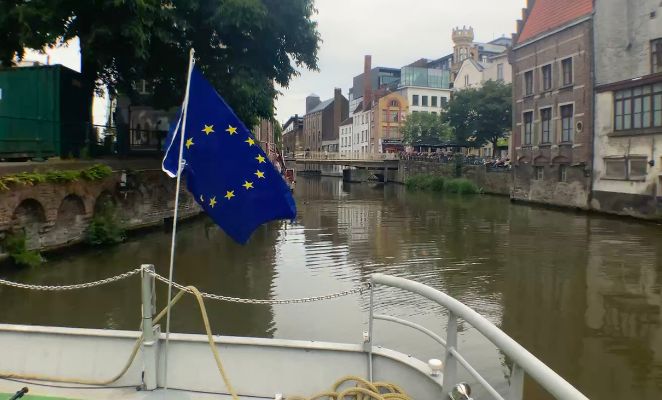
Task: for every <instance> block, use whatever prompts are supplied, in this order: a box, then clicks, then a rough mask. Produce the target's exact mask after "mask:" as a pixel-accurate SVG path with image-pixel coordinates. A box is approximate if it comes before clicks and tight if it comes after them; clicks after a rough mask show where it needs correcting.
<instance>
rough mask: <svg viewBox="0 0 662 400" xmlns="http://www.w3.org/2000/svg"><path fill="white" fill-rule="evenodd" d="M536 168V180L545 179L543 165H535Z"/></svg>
mask: <svg viewBox="0 0 662 400" xmlns="http://www.w3.org/2000/svg"><path fill="white" fill-rule="evenodd" d="M535 168H536V180H537V181H541V180H543V179H545V167H535Z"/></svg>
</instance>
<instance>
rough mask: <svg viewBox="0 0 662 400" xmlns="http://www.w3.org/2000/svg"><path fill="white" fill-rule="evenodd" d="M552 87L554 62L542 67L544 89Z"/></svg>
mask: <svg viewBox="0 0 662 400" xmlns="http://www.w3.org/2000/svg"><path fill="white" fill-rule="evenodd" d="M551 89H552V64H549V65H545V66H543V67H542V90H551Z"/></svg>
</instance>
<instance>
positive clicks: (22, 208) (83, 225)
mask: <svg viewBox="0 0 662 400" xmlns="http://www.w3.org/2000/svg"><path fill="white" fill-rule="evenodd" d="M182 187H184V185H182ZM174 192H175V181H174V179H170V178H168V177H167V176H166V175H165V174H164V173H163V172H162V171H161V170H142V171H137V172H130V173H126V172H121V171H115V172H114V173H113V175H111V176H110V177H108V178H106V179H104V180H101V181H85V180H79V181H75V182H69V183H39V184H36V185H34V186H23V185H13V186H12V187H11V189H10V190H8V191H2V192H0V232H2V236H4V234H6V233H7V232H9V231H16V230H20V229H23V230H24V231H25V233H26V237H27V244H28V248H30V249H40V250H53V249H57V248H60V247H64V246H68V245H71V244H75V243H79V242H82V241H83V240H84V238H85V231H86V229H87V227H88V226H89V224H90V222H91V220H92V218H93V217H94V214H95V213H96V212H98V211H99V210H100V205H101V204H103V203H104V202H106V201H110V202H112V203H113V204H115V205H116V207H115V209H116V213H117V217H118V219H120V220H121V222H122V224H123V226H124V227H125V228H126V229H137V228H142V227H147V226H153V225H158V224H162V223H163V220H164V219H165V218H168V217H171V216H172V212H173V207H174ZM180 203H181V204H180V207H181V208H180V212H181V213H182V214H181V215H182V216H183V217H188V216H191V215H194V214H197V213H199V212H200V209H199V207H198V206H197V203H196V202H195V201H194V200H193V198H192V197H191V196H190V194H189V193H188V192H187V191H186V190H185V189H182V191H181V195H180Z"/></svg>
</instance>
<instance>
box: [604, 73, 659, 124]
mask: <svg viewBox="0 0 662 400" xmlns="http://www.w3.org/2000/svg"><path fill="white" fill-rule="evenodd" d="M660 126H662V83H658V84H656V85H646V86H640V87H636V88H633V89H626V90H619V91H617V92H615V93H614V130H616V131H626V130H629V129H645V128H650V127H660Z"/></svg>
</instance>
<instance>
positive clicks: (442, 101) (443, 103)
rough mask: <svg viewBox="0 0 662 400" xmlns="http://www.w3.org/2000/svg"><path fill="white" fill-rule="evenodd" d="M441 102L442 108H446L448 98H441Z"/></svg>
mask: <svg viewBox="0 0 662 400" xmlns="http://www.w3.org/2000/svg"><path fill="white" fill-rule="evenodd" d="M439 102H440V103H441V106H442V107H444V106H446V104H448V98H447V97H444V96H441V97H440V98H439Z"/></svg>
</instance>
